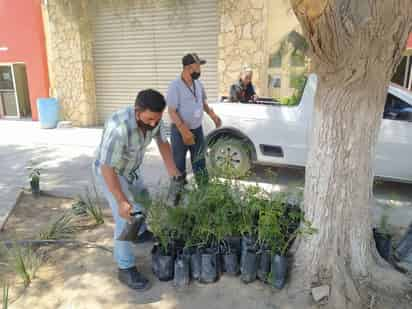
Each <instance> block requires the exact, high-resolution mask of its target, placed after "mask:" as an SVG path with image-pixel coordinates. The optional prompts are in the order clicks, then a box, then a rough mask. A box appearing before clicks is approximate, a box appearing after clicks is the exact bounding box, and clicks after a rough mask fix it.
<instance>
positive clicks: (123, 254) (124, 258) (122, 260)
mask: <svg viewBox="0 0 412 309" xmlns="http://www.w3.org/2000/svg"><path fill="white" fill-rule="evenodd" d="M93 173H94V176H95V179H96V181H97V184H98V185H99V186H100V188H101V191H102V192H103V195H104V198H105V199H106V200H107V202H108V203H109V205H110V208H111V209H112V215H113V219H114V222H115V229H114V259H115V261H116V263H117V266H118V267H119V268H120V269H126V268H130V267H134V266H135V265H136V264H135V255H134V253H133V243H132V242H130V241H120V240H117V237H119V236H120V234H121V233H122V231H123V229H124V227H125V225H126V223H127V221H126V220H125V219H123V218H122V217H120V215H119V211H118V206H117V201H116V199H115V197H114V196H113V194H112V193H111V192H110V191H109V189H108V187H107V185H106V182H105V181H104V179H103V175H102V173H101V171H100V166H98V164H96V163H95V164H93ZM118 178H119V182H120V185H121V188H122V191H123V193H124V194H125V195H126V197H127V199H128V201H129V202H130V204H131V205H132V206H133V211H139V210H141V209H142V206H141V205H140V204H138V203H136V202H135V197H136V196H138V195H139V194H142V193H143V191H145V190H146V189H145V187H144V185H143V181H142V179H141V178H140V177H139V178H138V179H137V180H135V181H134V182H133V183H131V184H129V183H128V181H127V179H126V177H123V176H118ZM146 229H147V226H146V225H144V226H142V228H141V229H140V231H139V234H140V233H142V232H144V231H145V230H146Z"/></svg>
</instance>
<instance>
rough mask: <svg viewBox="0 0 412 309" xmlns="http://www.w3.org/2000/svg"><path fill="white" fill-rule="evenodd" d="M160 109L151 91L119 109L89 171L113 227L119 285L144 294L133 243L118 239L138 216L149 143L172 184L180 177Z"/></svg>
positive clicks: (162, 101)
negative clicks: (142, 168)
mask: <svg viewBox="0 0 412 309" xmlns="http://www.w3.org/2000/svg"><path fill="white" fill-rule="evenodd" d="M165 107H166V101H165V99H164V97H163V95H161V94H160V93H159V92H157V91H155V90H151V89H148V90H143V91H141V92H139V94H138V95H137V98H136V101H135V105H134V107H127V108H124V109H122V110H120V111H118V112H116V113H115V114H114V115H113V116H112V117H110V118H109V119H108V120H107V121H106V124H105V126H104V130H103V135H102V139H101V142H100V146H99V148H98V151H97V156H96V160H95V162H94V165H93V172H94V175H95V179H97V181H98V183H99V184H100V187H101V189H102V191H103V194H104V197H105V199H106V200H107V201H108V203H109V205H110V207H111V209H112V214H113V218H114V221H115V231H114V258H115V261H116V263H117V266H118V278H119V281H120V282H121V283H123V284H125V285H127V286H128V287H130V288H132V289H135V290H145V289H147V288H148V286H149V281H148V280H147V279H146V278H145V277H144V276H143V275H142V274H141V273H140V272H138V271H137V269H136V266H135V256H134V254H133V248H132V243H131V242H130V241H120V240H117V239H118V238H119V236H120V235H121V233H122V231H123V230H124V229H125V226H126V225H127V222H130V220H131V215H132V213H133V212H137V211H139V210H141V206H140V205H139V203H138V202H137V200H138V198H139V195H140V196H141V194H142V193H144V192H145V189H144V187H143V182H142V178H141V176H140V175H139V172H138V171H139V168H140V165H141V164H142V161H143V157H144V153H145V149H146V148H147V146H149V144H150V142H151V141H152V139H155V140H156V142H157V146H158V148H159V151H160V154H161V156H162V158H163V161H164V163H165V166H166V169H167V172H168V174H169V175H170V176H171V177H172V180H173V181H175V180H176V179H177V178H178V176H179V175H180V173H179V171H178V170H177V168H176V166H175V164H174V162H173V157H172V150H171V147H170V144H169V142H168V141H167V139H166V135H165V129H164V125H163V123H162V120H161V118H162V115H163V111H164V109H165ZM150 235H151V233H150V232H148V231H147V230H146V226H145V225H144V226H143V227H142V228H141V229H140V231H139V240H140V242H142V241H144V240H147V239H149V238H150Z"/></svg>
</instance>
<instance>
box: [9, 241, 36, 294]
mask: <svg viewBox="0 0 412 309" xmlns="http://www.w3.org/2000/svg"><path fill="white" fill-rule="evenodd" d="M7 259H8V266H9V268H10V269H11V271H13V272H14V273H15V274H16V275H17V276H18V277H20V278H21V279H22V281H23V284H24V286H25V287H28V286H29V285H30V283H31V282H32V281H33V278H34V276H35V274H36V271H37V270H38V269H39V267H40V265H41V264H42V262H43V257H42V256H41V255H39V254H37V253H36V252H35V251H34V250H33V249H32V248H31V247H22V246H19V245H17V244H15V245H13V246H12V247H11V248H10V249H8V250H7ZM5 296H7V298H8V288H7V293H5V290H4V288H3V302H4V300H5Z"/></svg>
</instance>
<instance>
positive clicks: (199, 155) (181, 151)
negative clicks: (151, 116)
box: [171, 125, 208, 184]
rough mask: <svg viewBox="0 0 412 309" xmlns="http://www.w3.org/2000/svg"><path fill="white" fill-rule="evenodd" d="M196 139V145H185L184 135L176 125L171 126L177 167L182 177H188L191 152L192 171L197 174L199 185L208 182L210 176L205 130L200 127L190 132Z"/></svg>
mask: <svg viewBox="0 0 412 309" xmlns="http://www.w3.org/2000/svg"><path fill="white" fill-rule="evenodd" d="M190 131H191V132H192V133H193V136H194V138H195V144H194V145H190V146H188V145H185V144H184V143H183V138H182V135H181V134H180V132H179V130H178V129H177V127H176V126H175V125H172V126H171V142H172V151H173V159H174V161H175V164H176V167H177V169H178V170H179V172H180V173H181V174H182V175H186V154H187V152H188V151H189V152H190V161H191V163H192V170H193V173H194V174H195V177H196V181H197V183H198V184H199V183H204V182H207V178H208V174H207V170H206V160H205V151H206V146H205V137H204V135H203V129H202V127H201V126H200V127H199V128H197V129H194V130H190Z"/></svg>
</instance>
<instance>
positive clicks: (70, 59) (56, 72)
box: [43, 0, 97, 126]
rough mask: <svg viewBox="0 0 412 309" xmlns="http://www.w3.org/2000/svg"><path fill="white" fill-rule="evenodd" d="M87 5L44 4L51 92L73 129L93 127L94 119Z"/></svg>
mask: <svg viewBox="0 0 412 309" xmlns="http://www.w3.org/2000/svg"><path fill="white" fill-rule="evenodd" d="M72 5H76V7H73V6H72ZM87 5H88V1H87V0H75V1H64V0H48V1H46V2H44V4H43V17H44V24H45V33H46V42H47V56H48V64H49V75H50V87H51V92H52V95H53V96H55V97H57V98H58V99H59V100H60V103H61V106H62V113H61V118H62V119H63V120H70V121H72V122H73V124H74V125H76V126H93V125H95V124H96V119H97V117H96V115H97V113H96V95H95V80H94V64H93V54H92V42H93V37H92V29H91V26H90V22H91V20H90V18H89V16H88V14H87V12H88V7H87Z"/></svg>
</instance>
